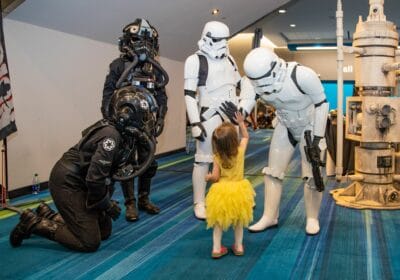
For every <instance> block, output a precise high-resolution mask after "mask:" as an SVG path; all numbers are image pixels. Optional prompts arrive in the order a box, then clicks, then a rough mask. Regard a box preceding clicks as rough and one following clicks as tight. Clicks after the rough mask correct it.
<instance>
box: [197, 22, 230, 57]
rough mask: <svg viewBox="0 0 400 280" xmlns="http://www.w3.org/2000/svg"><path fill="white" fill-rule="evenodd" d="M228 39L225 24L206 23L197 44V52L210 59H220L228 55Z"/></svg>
mask: <svg viewBox="0 0 400 280" xmlns="http://www.w3.org/2000/svg"><path fill="white" fill-rule="evenodd" d="M228 38H229V28H228V26H227V25H226V24H224V23H222V22H219V21H210V22H207V23H206V25H205V26H204V29H203V33H202V34H201V39H200V41H199V42H198V46H199V50H200V51H202V52H204V53H205V54H206V55H208V56H209V57H210V58H212V59H222V58H224V57H226V56H228V55H229V50H228Z"/></svg>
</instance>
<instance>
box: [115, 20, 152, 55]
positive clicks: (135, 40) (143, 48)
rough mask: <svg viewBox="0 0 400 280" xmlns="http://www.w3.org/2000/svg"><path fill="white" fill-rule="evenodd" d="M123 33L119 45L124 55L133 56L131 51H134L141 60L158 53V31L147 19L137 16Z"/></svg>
mask: <svg viewBox="0 0 400 280" xmlns="http://www.w3.org/2000/svg"><path fill="white" fill-rule="evenodd" d="M122 33H123V35H122V37H120V38H119V42H118V45H119V50H120V52H121V53H122V54H123V55H127V56H131V53H130V51H132V52H134V53H135V54H136V55H137V56H138V57H139V59H141V60H144V59H145V58H146V57H151V58H154V57H156V56H157V55H158V50H159V45H158V32H157V30H156V29H155V28H154V27H153V26H152V25H151V24H150V23H149V22H148V21H147V20H145V19H142V18H137V19H136V20H135V21H134V22H132V23H129V24H128V25H126V26H125V27H124V28H123V29H122Z"/></svg>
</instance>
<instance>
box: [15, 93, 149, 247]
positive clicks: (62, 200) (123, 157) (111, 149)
mask: <svg viewBox="0 0 400 280" xmlns="http://www.w3.org/2000/svg"><path fill="white" fill-rule="evenodd" d="M151 99H152V95H151V94H150V93H149V92H147V91H146V90H143V89H141V88H138V87H133V86H132V87H130V88H129V90H121V91H119V92H117V94H115V95H114V96H113V99H112V100H111V106H110V107H111V110H110V118H109V119H108V120H105V119H102V120H100V121H98V122H96V123H95V124H93V125H91V126H90V127H88V128H87V129H85V130H84V131H83V132H82V138H81V140H80V141H79V142H78V143H77V144H76V145H74V146H73V147H72V148H70V149H69V150H68V151H66V152H65V153H64V154H63V156H62V157H61V159H60V160H58V161H57V163H56V164H55V165H54V167H53V169H52V171H51V174H50V179H49V189H50V193H51V196H52V198H53V200H54V203H55V205H56V206H57V209H58V210H59V211H60V212H59V213H56V212H55V211H54V210H52V209H51V208H50V207H49V206H47V205H46V204H43V203H42V204H41V205H40V206H39V207H38V208H37V209H36V211H32V210H30V209H28V210H25V211H24V212H22V214H21V216H20V221H19V223H18V224H17V225H16V226H15V228H14V229H13V230H12V232H11V233H10V243H11V245H12V246H13V247H19V246H20V245H21V244H22V242H23V240H24V239H28V238H29V237H30V236H31V235H32V234H34V235H37V236H42V237H45V238H47V239H50V240H53V241H56V242H58V243H60V244H62V245H63V246H65V247H67V248H70V249H72V250H75V251H80V252H94V251H96V250H97V249H98V248H99V246H100V243H101V241H102V240H106V239H108V238H109V237H110V235H111V231H112V221H111V220H112V219H113V220H116V219H117V218H118V217H119V215H120V212H121V209H120V207H119V206H118V203H117V202H116V201H114V200H112V199H111V198H112V194H113V182H114V181H115V180H121V179H124V178H125V177H126V179H131V178H132V177H133V176H136V175H138V174H140V172H143V171H144V170H146V169H147V168H148V166H149V164H150V163H151V161H150V160H148V161H146V162H145V163H143V165H138V166H137V168H130V167H132V164H134V163H135V162H134V160H133V159H134V157H133V156H132V155H133V154H136V151H137V147H136V146H137V144H136V143H138V142H143V143H147V144H143V143H142V145H146V146H147V147H148V149H149V150H150V151H151V153H152V155H154V151H155V146H154V145H153V141H152V140H151V136H150V135H149V133H148V131H149V130H150V128H148V127H147V126H148V125H149V124H150V122H149V119H151V118H152V114H151V112H150V107H151V103H149V100H150V102H152V103H154V102H155V101H151ZM129 170H131V171H132V172H129Z"/></svg>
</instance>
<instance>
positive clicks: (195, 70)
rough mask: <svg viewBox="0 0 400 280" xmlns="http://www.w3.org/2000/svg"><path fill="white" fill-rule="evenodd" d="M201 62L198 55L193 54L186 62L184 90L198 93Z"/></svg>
mask: <svg viewBox="0 0 400 280" xmlns="http://www.w3.org/2000/svg"><path fill="white" fill-rule="evenodd" d="M199 67H200V60H199V56H198V55H197V54H192V55H191V56H189V57H188V58H187V59H186V61H185V68H184V79H185V82H184V88H185V90H191V91H196V89H197V83H198V79H199Z"/></svg>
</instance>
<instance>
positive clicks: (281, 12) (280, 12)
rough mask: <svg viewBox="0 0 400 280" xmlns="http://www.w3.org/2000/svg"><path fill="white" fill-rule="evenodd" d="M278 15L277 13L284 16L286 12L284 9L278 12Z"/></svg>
mask: <svg viewBox="0 0 400 280" xmlns="http://www.w3.org/2000/svg"><path fill="white" fill-rule="evenodd" d="M278 13H279V14H285V13H286V10H285V9H281V10H278Z"/></svg>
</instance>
